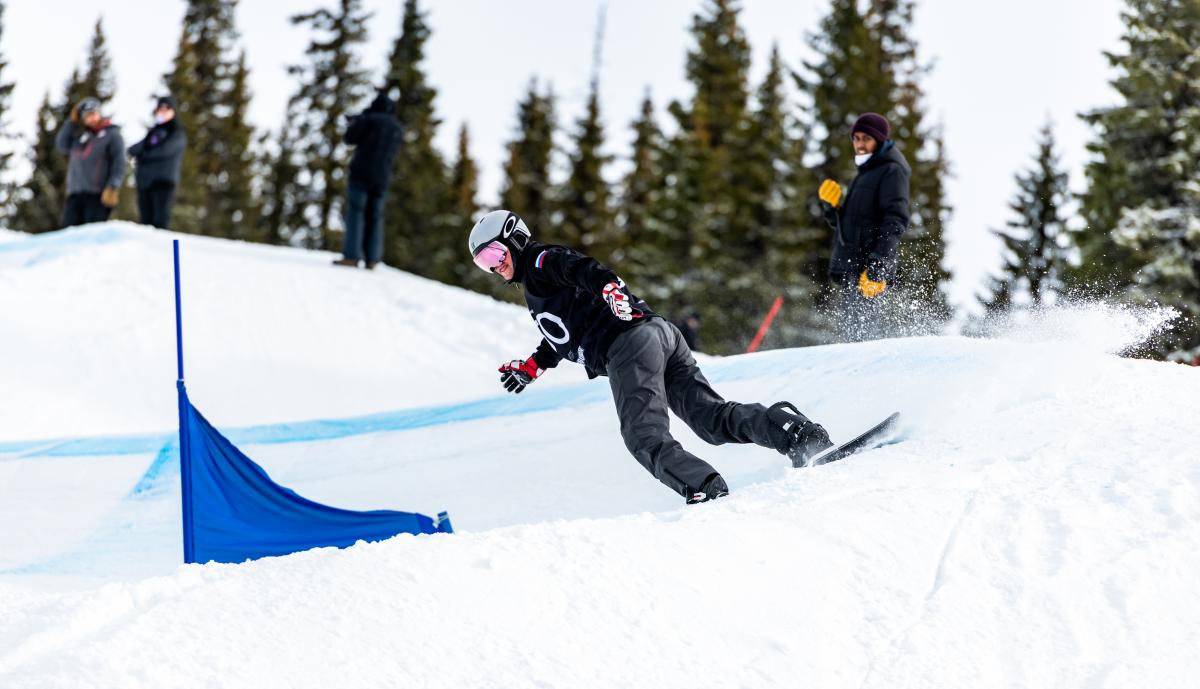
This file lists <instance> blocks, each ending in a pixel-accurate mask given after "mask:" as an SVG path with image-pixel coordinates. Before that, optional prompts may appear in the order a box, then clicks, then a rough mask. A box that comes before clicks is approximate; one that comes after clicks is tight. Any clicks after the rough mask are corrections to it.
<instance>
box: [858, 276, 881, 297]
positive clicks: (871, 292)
mask: <svg viewBox="0 0 1200 689" xmlns="http://www.w3.org/2000/svg"><path fill="white" fill-rule="evenodd" d="M885 289H887V280H880V281H879V282H875V281H874V280H872V279H871V278H869V277H867V271H865V270H864V271H863V272H862V275H859V276H858V291H859V292H862V295H863V296H864V297H866V298H867V299H874V298H875V297H878V296H879V295H881V294H883V291H884V290H885Z"/></svg>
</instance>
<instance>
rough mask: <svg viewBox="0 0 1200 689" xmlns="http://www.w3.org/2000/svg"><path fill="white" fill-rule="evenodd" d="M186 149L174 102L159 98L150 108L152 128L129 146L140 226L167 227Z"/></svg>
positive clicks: (168, 98)
mask: <svg viewBox="0 0 1200 689" xmlns="http://www.w3.org/2000/svg"><path fill="white" fill-rule="evenodd" d="M186 146H187V134H186V133H184V131H183V127H182V126H181V125H180V124H179V120H177V119H176V118H175V99H174V98H172V97H171V96H162V97H161V98H159V99H158V103H157V104H155V107H154V127H153V128H151V129H150V131H149V132H147V133H146V138H144V139H142V140H141V141H139V142H137V143H136V144H134V145H132V146H130V147H129V157H130V158H133V159H134V161H136V164H137V171H136V172H135V173H134V179H135V180H136V181H137V201H138V214H139V215H140V216H141V220H142V224H143V225H153V226H154V227H159V228H162V229H164V230H165V229H167V227H168V226H169V225H170V224H171V204H172V202H173V201H174V200H175V187H177V186H179V167H180V164H181V163H182V162H183V149H184V148H185V147H186Z"/></svg>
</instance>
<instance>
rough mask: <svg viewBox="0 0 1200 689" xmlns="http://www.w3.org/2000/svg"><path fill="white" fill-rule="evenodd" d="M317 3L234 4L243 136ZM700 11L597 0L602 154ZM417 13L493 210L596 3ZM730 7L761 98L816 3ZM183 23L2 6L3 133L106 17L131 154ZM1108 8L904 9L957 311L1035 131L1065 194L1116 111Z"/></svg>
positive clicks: (71, 6) (800, 41) (392, 1)
mask: <svg viewBox="0 0 1200 689" xmlns="http://www.w3.org/2000/svg"><path fill="white" fill-rule="evenodd" d="M321 4H322V3H321V2H318V1H315V0H242V2H241V4H240V6H239V9H238V17H237V21H238V28H239V29H240V31H241V34H242V39H241V46H242V47H244V48H245V50H246V52H247V55H248V57H249V62H250V65H251V69H252V75H251V86H252V89H253V94H254V100H253V106H252V108H251V118H252V120H253V121H254V123H255V124H256V125H257V126H259V127H266V128H271V129H275V128H277V127H278V125H279V120H280V118H281V117H282V115H283V111H284V104H285V102H286V100H287V98H288V96H289V95H291V92H292V90H293V85H292V83H291V82H290V81H289V79H288V77H287V76H286V74H285V73H284V68H285V66H286V65H287V64H289V63H293V62H298V61H301V60H302V59H303V51H304V46H305V44H306V42H307V40H308V36H307V35H306V34H305V32H304V30H303V29H300V28H292V27H291V26H290V25H289V24H288V22H287V17H288V16H289V15H290V14H293V13H295V12H301V11H306V10H309V9H312V8H314V7H318V6H321ZM324 4H326V5H329V6H332V5H333V4H334V3H333V0H328V1H327V2H325V3H324ZM364 4H365V6H366V7H367V8H368V9H369V10H370V11H373V12H374V18H373V20H372V22H371V24H370V27H371V36H370V42H369V44H368V45H367V46H366V48H365V49H364V50H363V61H364V64H365V66H366V67H368V68H370V69H372V70H373V74H374V75H376V76H378V75H379V73H380V70H381V68H382V65H383V64H384V61H385V59H386V56H387V53H388V50H389V48H390V44H391V41H392V40H394V39H395V37H396V35H397V33H398V32H399V26H400V15H401V9H402V6H403V2H402V0H389V1H383V0H365V2H364ZM702 5H703V3H702V1H701V0H608V2H607V12H606V28H607V30H606V40H605V43H604V47H603V68H602V69H603V71H602V74H601V107H602V108H603V111H602V114H603V117H604V120H605V125H606V128H607V129H606V131H607V134H608V137H609V138H608V147H609V152H610V153H612V154H614V155H618V156H624V155H627V154H628V152H629V144H630V142H631V140H632V133H631V131H630V129H629V124H630V123H631V122H632V121H633V119H634V118H635V117H636V116H637V110H638V105H639V104H640V101H641V98H642V96H643V94H644V93H645V91H646V89H650V92H651V94H652V96H653V99H654V102H655V104H656V105H657V106H658V108H659V113H660V117H659V121H660V124H661V125H663V126H667V125H668V124H669V123H668V116H667V115H666V113H665V105H666V103H667V102H669V101H670V100H671V99H686V98H688V97H689V95H690V94H689V87H688V84H687V82H686V81H685V79H684V60H685V56H686V51H687V50H688V49H689V47H690V46H691V41H690V34H689V33H688V27H689V24H690V22H691V17H692V15H693V14H694V13H695V12H696V11H697V10H698V9H699V8H700V7H702ZM423 6H424V7H425V8H426V10H427V12H428V19H429V23H430V26H431V28H432V36H431V38H430V41H429V43H428V44H427V65H426V69H427V73H428V74H429V76H430V80H431V82H432V84H433V85H434V86H435V87H436V88H437V89H438V98H437V101H436V106H437V109H438V113H439V115H440V116H441V118H442V120H443V126H442V128H441V130H440V132H439V139H438V144H439V146H440V147H441V149H442V150H443V151H444V152H446V153H447V154H448V155H449V154H450V153H452V151H453V150H454V144H455V137H456V135H457V131H458V128H459V126H460V124H461V123H463V122H464V121H465V122H466V123H467V124H468V125H469V127H470V130H471V136H472V154H473V155H474V157H475V159H476V161H477V162H478V163H479V164H480V167H481V194H480V201H482V202H483V203H485V204H491V203H495V201H496V199H497V196H498V193H497V191H498V186H499V183H500V177H501V159H502V155H503V148H504V144H505V142H506V141H508V140H509V139H510V138H511V137H512V135H513V132H514V130H515V127H516V104H517V101H518V99H519V98H520V97H521V96H522V95H523V93H524V92H525V89H526V88H527V86H528V83H529V80H530V78H532V77H537V78H538V79H539V80H542V81H544V82H546V83H550V84H552V85H553V88H554V91H555V92H556V93H557V94H558V96H559V101H558V103H559V110H558V112H559V121H560V124H562V125H568V126H569V125H571V124H573V122H574V121H575V119H576V118H577V117H579V115H580V113H581V112H582V110H583V105H584V99H585V98H586V95H587V87H588V80H589V77H590V74H591V63H592V51H593V43H594V41H593V36H594V33H595V26H596V17H597V14H598V8H599V6H600V0H576V1H574V2H561V1H555V0H520V1H509V2H494V1H493V0H442V1H441V2H429V1H427V2H425V3H423ZM743 6H744V9H743V12H742V25H743V27H744V28H745V30H746V34H747V36H748V38H749V40H750V43H751V46H752V47H753V50H754V63H753V66H752V70H751V78H752V79H753V81H754V82H755V83H757V81H758V80H760V79H761V77H762V75H763V72H764V70H765V68H766V61H767V56H768V54H769V52H770V49H771V46H772V44H773V43H777V44H778V45H779V47H780V50H781V53H782V55H783V57H784V59H785V61H786V62H787V63H788V64H789V65H790V66H792V67H797V66H798V65H799V64H800V61H801V60H802V59H803V58H804V57H806V56H808V54H809V53H808V49H807V45H806V43H805V36H806V34H807V33H809V32H811V31H814V30H815V29H816V28H817V25H818V23H819V21H820V19H821V17H822V15H823V14H824V13H825V12H826V10H827V7H828V2H827V0H745V1H744V3H743ZM184 7H185V3H184V2H183V1H182V0H155V2H143V1H139V0H107V1H106V2H99V3H97V2H95V1H94V0H8V2H7V12H6V14H5V17H4V34H3V37H2V38H0V54H2V55H3V56H4V58H6V59H7V61H8V68H7V69H6V70H5V73H4V75H3V76H4V78H5V79H6V80H12V81H15V82H16V89H15V91H14V96H13V102H12V109H11V114H10V116H9V122H8V125H9V127H10V128H11V129H13V130H16V131H17V132H19V133H21V134H23V135H25V136H29V135H30V134H31V133H32V131H33V126H34V118H35V114H36V110H37V106H38V103H39V102H40V100H41V98H42V95H43V94H44V93H45V92H46V91H47V90H49V91H50V93H51V97H52V98H58V97H59V96H60V95H61V92H62V85H63V82H64V81H65V79H66V78H67V76H68V75H69V74H70V72H71V69H72V68H73V67H75V66H77V65H81V64H82V60H83V56H84V54H85V50H86V46H87V44H88V41H89V38H90V36H91V31H92V27H93V24H94V23H95V21H96V19H97V17H100V16H103V18H104V26H105V31H106V33H107V35H108V39H109V47H110V51H111V54H112V59H113V67H114V72H115V74H116V78H117V95H116V99H115V101H114V102H113V104H112V106H111V111H112V115H113V117H114V119H115V120H116V121H117V123H118V124H122V125H123V126H124V129H125V132H126V138H127V139H131V140H136V139H137V138H140V137H141V136H142V135H143V134H144V131H145V125H146V124H147V123H148V121H149V119H150V107H151V100H150V96H151V94H153V93H157V92H159V91H160V90H161V84H162V74H163V73H164V72H166V71H167V70H168V69H169V68H170V62H171V59H172V58H173V57H174V54H175V50H176V46H177V43H178V40H179V23H180V21H181V19H182V17H183V11H184ZM1122 7H1123V3H1122V2H1120V0H1006V1H1005V2H995V1H994V0H989V1H984V0H922V1H920V2H918V5H917V15H916V27H915V38H916V40H917V41H918V43H919V48H920V51H921V56H922V57H923V58H924V59H926V60H932V61H933V62H934V64H935V68H934V71H933V73H932V74H931V75H930V76H929V77H928V78H927V80H926V82H925V86H926V88H927V92H928V100H929V102H928V109H929V112H930V115H931V116H932V118H933V121H934V122H938V123H941V124H942V125H943V127H944V131H945V137H946V150H947V154H948V156H949V158H950V161H951V164H952V169H953V173H954V177H953V179H951V180H949V182H948V185H947V194H948V196H949V201H950V203H951V205H953V207H954V213H953V216H952V217H951V220H950V223H949V225H948V227H947V231H946V234H947V238H948V240H949V246H948V249H947V264H948V266H949V268H950V269H951V271H952V272H953V273H954V277H955V281H954V284H953V288H952V290H951V297H952V299H953V301H955V302H956V303H960V304H961V303H964V302H967V301H970V299H971V295H972V293H974V292H975V291H977V290H978V289H979V286H980V285H981V284H982V283H983V282H984V279H985V275H986V273H987V271H990V270H995V269H996V267H997V266H998V265H999V257H998V253H997V252H998V242H996V241H995V240H994V239H993V238H992V237H991V236H990V233H989V232H988V229H989V228H997V227H1001V226H1003V224H1004V222H1005V221H1006V220H1007V219H1008V218H1009V213H1008V210H1007V202H1008V200H1009V199H1010V197H1011V196H1012V194H1013V192H1014V182H1013V178H1012V177H1013V174H1014V173H1015V172H1017V171H1018V170H1019V169H1022V168H1024V167H1027V166H1028V165H1029V164H1030V160H1031V157H1032V155H1033V153H1034V140H1035V136H1036V133H1037V130H1038V129H1039V128H1040V127H1041V125H1042V123H1043V122H1044V121H1045V120H1046V118H1047V117H1050V118H1051V119H1052V120H1053V122H1054V123H1055V127H1056V133H1057V135H1058V140H1059V144H1060V152H1061V154H1062V158H1063V162H1064V164H1065V165H1066V167H1067V169H1068V171H1069V172H1070V174H1071V185H1072V188H1073V189H1075V190H1078V189H1079V188H1080V186H1081V184H1082V182H1083V177H1082V164H1083V162H1084V161H1085V160H1086V151H1085V150H1084V145H1085V143H1086V142H1087V141H1088V140H1089V139H1090V133H1089V132H1088V130H1087V128H1086V127H1085V126H1084V125H1083V123H1082V122H1081V121H1080V120H1079V119H1078V117H1077V115H1078V113H1080V112H1082V111H1085V110H1088V109H1090V108H1093V107H1096V106H1099V105H1105V104H1110V103H1112V102H1114V100H1115V98H1116V96H1115V94H1114V93H1113V92H1112V90H1111V89H1110V87H1109V86H1108V80H1109V79H1110V78H1111V77H1112V73H1111V71H1110V69H1109V67H1108V64H1107V62H1106V61H1105V59H1104V57H1103V55H1102V51H1104V50H1110V51H1112V50H1119V49H1120V40H1119V39H1120V35H1121V28H1122V27H1121V23H1120V19H1119V12H1120V10H1121V9H1122ZM847 145H849V144H848V142H847ZM21 155H24V152H23V149H22V153H21ZM614 171H615V170H614ZM22 174H23V172H22ZM842 181H843V182H844V183H848V182H849V180H848V179H847V180H842ZM517 210H518V211H519V209H517ZM466 229H467V228H464V232H465V231H466ZM535 231H536V229H535Z"/></svg>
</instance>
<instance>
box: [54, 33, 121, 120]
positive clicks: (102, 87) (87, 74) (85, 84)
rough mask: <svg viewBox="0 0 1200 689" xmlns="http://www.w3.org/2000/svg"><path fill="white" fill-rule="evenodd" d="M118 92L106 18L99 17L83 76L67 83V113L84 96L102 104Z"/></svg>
mask: <svg viewBox="0 0 1200 689" xmlns="http://www.w3.org/2000/svg"><path fill="white" fill-rule="evenodd" d="M116 93H117V79H116V77H115V76H114V75H113V71H112V58H111V57H110V56H109V54H108V39H107V38H106V37H105V36H104V20H103V19H97V20H96V25H95V27H94V28H93V29H92V40H91V42H90V43H89V44H88V51H87V57H85V58H84V70H83V76H82V77H73V78H72V79H71V81H70V82H68V85H67V94H66V99H65V100H66V101H67V103H66V105H67V114H70V112H71V110H70V108H71V107H72V106H74V105H75V104H77V103H78V102H79V101H81V100H83V99H84V98H89V97H91V98H95V99H96V100H98V101H100V105H101V106H106V105H108V103H109V101H111V100H112V99H113V96H115V95H116Z"/></svg>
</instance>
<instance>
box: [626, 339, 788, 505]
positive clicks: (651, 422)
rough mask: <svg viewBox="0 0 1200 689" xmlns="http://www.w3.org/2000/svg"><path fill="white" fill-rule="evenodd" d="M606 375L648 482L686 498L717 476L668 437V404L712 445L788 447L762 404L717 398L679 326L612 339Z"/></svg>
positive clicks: (628, 439)
mask: <svg viewBox="0 0 1200 689" xmlns="http://www.w3.org/2000/svg"><path fill="white" fill-rule="evenodd" d="M606 371H607V373H608V383H609V386H610V387H611V388H612V392H613V401H614V402H615V403H616V406H617V416H618V418H619V419H620V421H621V437H622V438H624V440H625V447H627V448H629V452H630V453H632V454H633V456H634V458H636V459H637V461H638V462H639V463H640V464H641V465H642V466H644V467H646V470H647V471H649V472H650V473H651V474H653V475H654V478H657V479H658V480H659V481H662V482H663V483H664V484H666V485H667V487H669V488H670V489H671V490H673V491H675V492H676V493H679V494H680V495H682V496H684V497H688V496H690V495H691V494H693V493H696V492H698V491H699V490H700V485H701V484H703V483H704V481H705V479H707V478H708V477H709V476H711V475H713V474H716V473H718V472H717V470H716V469H714V468H713V467H712V465H711V464H709V463H708V462H705V461H704V460H702V459H700V458H699V457H697V456H696V455H694V454H692V453H690V452H688V451H687V450H685V449H683V446H681V445H680V444H679V441H677V440H675V438H672V437H671V433H670V429H669V424H670V422H669V418H668V416H667V409H668V407H669V408H670V410H671V411H673V412H675V415H676V416H678V417H679V418H680V419H682V420H683V422H684V423H686V424H687V425H688V427H690V428H691V429H692V430H693V431H695V433H696V435H698V436H700V439H701V440H703V441H705V442H707V443H710V444H712V445H720V444H722V443H755V444H756V445H761V446H763V447H768V448H771V449H776V450H777V449H778V448H779V447H780V443H784V442H786V440H785V439H784V438H783V437H781V436H782V429H780V428H778V427H777V426H775V425H774V424H772V423H771V421H770V420H769V419H768V418H767V408H766V407H764V406H763V405H761V404H740V403H738V402H728V401H726V400H725V399H724V398H722V397H721V396H720V395H718V394H717V393H716V391H715V390H713V389H712V386H711V385H709V383H708V381H707V380H706V379H705V378H704V374H702V373H701V372H700V368H699V367H698V366H696V360H695V359H694V358H693V357H692V352H691V350H690V349H688V346H687V344H686V343H684V341H683V335H682V334H681V333H680V332H679V329H678V328H676V327H675V325H674V324H672V323H670V322H668V321H666V320H663V319H661V318H652V319H650V320H649V321H648V322H646V323H645V324H643V325H641V326H638V327H636V328H633V329H632V330H629V331H627V332H625V333H624V334H622V335H620V336H619V337H617V339H616V340H614V341H613V343H612V345H611V346H610V347H609V348H608V366H607V369H606Z"/></svg>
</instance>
